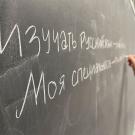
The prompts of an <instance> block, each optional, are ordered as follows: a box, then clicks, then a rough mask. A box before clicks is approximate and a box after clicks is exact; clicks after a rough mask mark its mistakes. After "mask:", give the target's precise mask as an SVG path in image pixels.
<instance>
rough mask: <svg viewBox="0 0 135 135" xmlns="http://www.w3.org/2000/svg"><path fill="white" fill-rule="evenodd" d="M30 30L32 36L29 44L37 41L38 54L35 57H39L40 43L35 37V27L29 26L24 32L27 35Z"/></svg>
mask: <svg viewBox="0 0 135 135" xmlns="http://www.w3.org/2000/svg"><path fill="white" fill-rule="evenodd" d="M30 30H33V34H32V36H31V38H30V40H29V44H31V43H33V42H34V41H35V40H37V41H38V53H37V56H39V55H40V51H41V43H40V38H39V37H38V36H36V33H37V29H36V26H34V25H31V26H29V27H28V29H27V30H26V32H25V35H27V34H28V32H29V31H30Z"/></svg>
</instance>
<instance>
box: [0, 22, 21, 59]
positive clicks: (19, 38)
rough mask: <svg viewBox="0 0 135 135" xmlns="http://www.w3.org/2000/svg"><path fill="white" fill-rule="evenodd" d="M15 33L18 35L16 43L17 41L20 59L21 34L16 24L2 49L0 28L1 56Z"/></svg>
mask: <svg viewBox="0 0 135 135" xmlns="http://www.w3.org/2000/svg"><path fill="white" fill-rule="evenodd" d="M15 31H17V34H18V41H19V53H20V57H22V43H21V34H20V28H19V26H18V24H15V25H14V27H13V29H12V31H11V33H10V35H9V37H8V39H7V41H6V43H5V45H4V47H3V48H2V43H1V26H0V54H3V52H4V50H5V49H6V47H7V45H8V43H9V41H10V39H11V38H12V36H13V34H14V32H15Z"/></svg>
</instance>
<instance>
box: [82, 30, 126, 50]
mask: <svg viewBox="0 0 135 135" xmlns="http://www.w3.org/2000/svg"><path fill="white" fill-rule="evenodd" d="M80 43H81V44H80V45H81V48H84V49H86V50H89V49H93V50H95V49H105V48H112V47H115V48H125V45H124V44H123V43H119V42H118V43H114V42H112V41H110V40H108V39H106V38H105V36H104V35H102V36H101V38H99V37H91V36H87V35H86V33H85V32H82V33H81V34H80Z"/></svg>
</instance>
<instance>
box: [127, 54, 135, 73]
mask: <svg viewBox="0 0 135 135" xmlns="http://www.w3.org/2000/svg"><path fill="white" fill-rule="evenodd" d="M128 63H129V66H131V67H132V69H133V71H134V73H135V55H129V56H128Z"/></svg>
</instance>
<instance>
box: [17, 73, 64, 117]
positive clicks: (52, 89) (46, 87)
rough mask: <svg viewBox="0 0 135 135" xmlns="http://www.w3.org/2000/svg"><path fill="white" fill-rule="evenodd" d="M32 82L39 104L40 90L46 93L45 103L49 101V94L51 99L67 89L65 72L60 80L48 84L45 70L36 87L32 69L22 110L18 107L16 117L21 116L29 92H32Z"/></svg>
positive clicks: (36, 102)
mask: <svg viewBox="0 0 135 135" xmlns="http://www.w3.org/2000/svg"><path fill="white" fill-rule="evenodd" d="M31 84H32V86H33V92H34V97H35V104H36V106H37V104H38V101H37V100H38V96H39V92H40V90H43V94H44V104H46V103H47V100H46V99H47V96H48V97H49V99H50V100H53V99H54V98H55V96H56V94H57V93H58V94H59V95H61V94H62V91H63V90H65V74H63V75H61V76H60V78H59V82H56V81H50V82H49V83H48V84H46V83H45V74H44V72H42V73H41V76H40V80H39V84H38V87H37V88H36V86H35V81H34V76H33V73H32V71H31V72H30V76H29V80H28V84H27V89H26V93H25V97H24V100H23V104H22V107H21V110H20V112H19V110H18V109H16V118H20V117H21V115H22V113H23V110H24V107H25V105H26V101H27V98H28V94H29V92H30V85H31ZM58 86H59V87H60V89H59V90H58Z"/></svg>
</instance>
